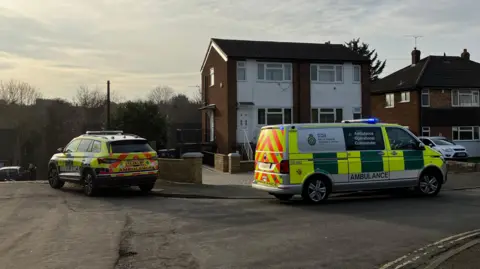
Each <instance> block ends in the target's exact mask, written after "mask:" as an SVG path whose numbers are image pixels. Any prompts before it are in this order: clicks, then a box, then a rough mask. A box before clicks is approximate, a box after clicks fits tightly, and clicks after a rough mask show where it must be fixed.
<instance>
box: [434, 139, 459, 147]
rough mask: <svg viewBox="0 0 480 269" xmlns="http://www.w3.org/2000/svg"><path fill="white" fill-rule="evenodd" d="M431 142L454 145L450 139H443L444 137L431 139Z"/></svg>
mask: <svg viewBox="0 0 480 269" xmlns="http://www.w3.org/2000/svg"><path fill="white" fill-rule="evenodd" d="M432 140H433V143H435V145H437V146H452V145H455V144H453V143H452V142H450V141H447V140H444V139H432Z"/></svg>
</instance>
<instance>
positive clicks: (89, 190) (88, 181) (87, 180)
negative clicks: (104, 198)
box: [83, 171, 98, 196]
mask: <svg viewBox="0 0 480 269" xmlns="http://www.w3.org/2000/svg"><path fill="white" fill-rule="evenodd" d="M83 192H84V193H85V195H87V196H95V195H96V194H97V192H98V188H97V186H96V185H95V176H94V175H93V173H92V172H91V171H85V174H84V175H83Z"/></svg>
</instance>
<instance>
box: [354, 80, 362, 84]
mask: <svg viewBox="0 0 480 269" xmlns="http://www.w3.org/2000/svg"><path fill="white" fill-rule="evenodd" d="M352 83H353V84H361V83H362V82H360V81H354V82H352Z"/></svg>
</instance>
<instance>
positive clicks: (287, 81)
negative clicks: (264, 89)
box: [257, 80, 292, 84]
mask: <svg viewBox="0 0 480 269" xmlns="http://www.w3.org/2000/svg"><path fill="white" fill-rule="evenodd" d="M257 83H285V84H287V83H288V84H291V83H292V81H291V80H279V81H273V80H257Z"/></svg>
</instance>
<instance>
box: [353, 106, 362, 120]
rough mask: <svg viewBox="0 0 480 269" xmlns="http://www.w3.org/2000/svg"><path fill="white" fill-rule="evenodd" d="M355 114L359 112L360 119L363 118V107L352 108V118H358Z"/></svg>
mask: <svg viewBox="0 0 480 269" xmlns="http://www.w3.org/2000/svg"><path fill="white" fill-rule="evenodd" d="M355 110H358V112H355ZM355 114H359V117H358V119H361V118H362V107H354V108H352V118H353V119H354V120H358V119H356V118H355Z"/></svg>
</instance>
